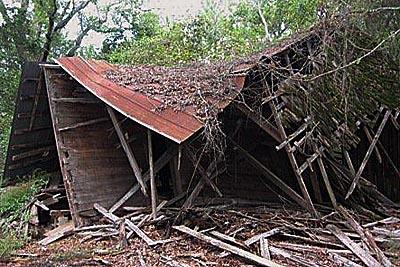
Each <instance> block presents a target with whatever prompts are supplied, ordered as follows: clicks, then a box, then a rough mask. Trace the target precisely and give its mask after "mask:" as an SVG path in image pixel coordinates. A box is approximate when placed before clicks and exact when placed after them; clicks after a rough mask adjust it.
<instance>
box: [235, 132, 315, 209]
mask: <svg viewBox="0 0 400 267" xmlns="http://www.w3.org/2000/svg"><path fill="white" fill-rule="evenodd" d="M229 140H230V141H231V142H232V143H233V144H234V145H235V146H236V147H237V148H238V149H239V150H240V152H242V154H243V155H244V156H245V157H246V158H247V160H248V161H249V163H250V164H251V165H253V167H255V168H257V169H258V170H260V171H261V172H262V173H263V175H264V176H265V177H266V178H268V179H269V180H270V181H271V182H272V183H273V184H274V185H275V186H277V187H278V188H279V189H281V190H282V191H283V192H284V193H286V194H287V195H288V196H289V197H291V198H292V199H293V200H294V201H295V202H296V203H297V204H299V205H300V206H301V207H303V208H306V209H308V208H309V206H308V204H307V202H306V201H305V200H304V199H303V198H302V197H301V196H300V195H299V194H297V192H296V191H294V190H293V189H292V188H291V187H290V186H288V185H287V184H286V183H285V182H283V181H282V180H281V179H280V178H279V177H278V176H276V175H275V174H274V173H273V172H272V171H270V170H269V169H268V168H267V167H265V166H264V165H263V164H262V163H261V162H259V161H258V160H257V159H256V158H254V157H253V156H252V155H251V154H250V153H249V152H247V151H246V150H245V149H244V148H242V147H241V146H239V145H238V144H237V143H236V142H235V141H233V140H231V139H229Z"/></svg>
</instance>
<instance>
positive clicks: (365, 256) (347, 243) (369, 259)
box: [326, 224, 383, 267]
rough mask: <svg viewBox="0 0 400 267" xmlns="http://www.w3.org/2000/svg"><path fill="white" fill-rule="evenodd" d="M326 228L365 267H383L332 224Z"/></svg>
mask: <svg viewBox="0 0 400 267" xmlns="http://www.w3.org/2000/svg"><path fill="white" fill-rule="evenodd" d="M326 228H327V229H328V230H329V231H331V233H332V234H333V235H334V236H336V237H337V239H339V240H340V241H341V242H342V243H343V244H344V245H345V246H346V247H348V248H349V249H350V250H351V251H352V252H353V253H354V254H355V255H356V256H357V257H358V258H359V259H360V260H361V261H362V262H363V263H365V264H366V265H367V266H371V267H372V266H374V267H375V266H376V267H378V266H383V265H382V264H380V263H379V262H378V261H377V260H376V259H374V258H373V257H372V255H371V254H370V253H369V252H368V251H365V250H364V249H362V248H361V246H360V245H358V244H357V243H355V242H353V241H352V240H351V239H350V238H349V237H348V236H347V235H345V234H344V233H343V232H342V230H340V229H339V228H338V227H337V226H335V225H333V224H329V225H327V226H326Z"/></svg>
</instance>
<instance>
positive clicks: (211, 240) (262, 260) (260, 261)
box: [173, 225, 282, 267]
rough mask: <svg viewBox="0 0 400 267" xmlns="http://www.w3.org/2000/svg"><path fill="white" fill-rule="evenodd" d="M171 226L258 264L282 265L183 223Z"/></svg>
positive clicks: (278, 266)
mask: <svg viewBox="0 0 400 267" xmlns="http://www.w3.org/2000/svg"><path fill="white" fill-rule="evenodd" d="M173 228H174V229H175V230H178V231H180V232H182V233H185V234H188V235H190V236H193V237H195V238H197V239H200V240H202V241H204V242H207V243H210V244H211V245H213V246H216V247H218V248H221V249H223V250H226V251H229V252H231V253H233V254H235V255H238V256H240V257H243V258H245V259H248V260H250V261H252V262H255V263H257V264H260V265H262V266H269V267H281V266H282V265H280V264H277V263H275V262H273V261H270V260H268V259H265V258H262V257H260V256H257V255H255V254H253V253H250V252H248V251H246V250H243V249H241V248H238V247H235V246H233V245H230V244H227V243H225V242H222V241H220V240H218V239H215V238H212V237H209V236H207V235H205V234H202V233H200V232H197V231H195V230H192V229H190V228H188V227H186V226H184V225H181V226H173Z"/></svg>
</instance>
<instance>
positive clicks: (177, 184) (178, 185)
mask: <svg viewBox="0 0 400 267" xmlns="http://www.w3.org/2000/svg"><path fill="white" fill-rule="evenodd" d="M178 165H179V158H178V156H174V157H173V159H172V161H171V162H170V168H171V173H172V177H173V185H174V194H175V195H176V196H177V195H179V194H181V193H182V192H183V187H182V177H181V171H180V168H179V167H180V166H178Z"/></svg>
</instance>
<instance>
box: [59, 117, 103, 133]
mask: <svg viewBox="0 0 400 267" xmlns="http://www.w3.org/2000/svg"><path fill="white" fill-rule="evenodd" d="M105 121H108V118H98V119H93V120H88V121H84V122H79V123H76V124H74V125H70V126H65V127H62V128H60V129H59V131H66V130H71V129H76V128H79V127H84V126H89V125H92V124H96V123H100V122H105Z"/></svg>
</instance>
